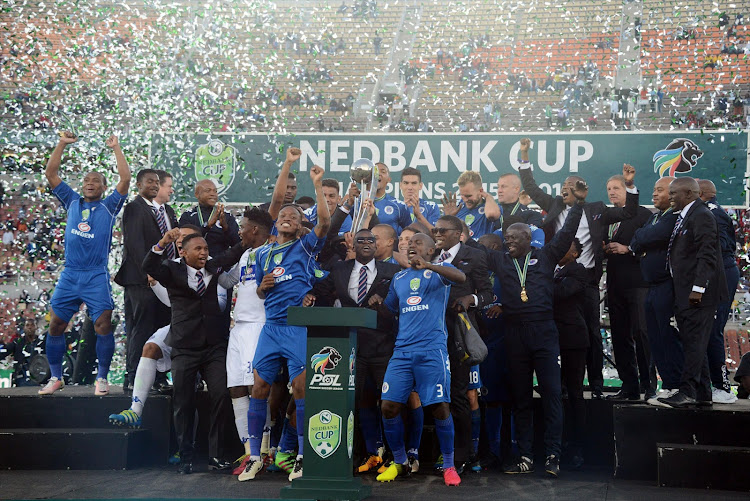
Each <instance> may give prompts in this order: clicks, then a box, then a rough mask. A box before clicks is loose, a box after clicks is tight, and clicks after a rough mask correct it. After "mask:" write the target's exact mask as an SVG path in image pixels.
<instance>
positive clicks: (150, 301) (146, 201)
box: [115, 169, 177, 390]
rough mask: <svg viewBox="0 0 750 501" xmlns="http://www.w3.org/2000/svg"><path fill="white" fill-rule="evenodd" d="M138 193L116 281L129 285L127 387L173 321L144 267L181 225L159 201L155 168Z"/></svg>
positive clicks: (139, 180)
mask: <svg viewBox="0 0 750 501" xmlns="http://www.w3.org/2000/svg"><path fill="white" fill-rule="evenodd" d="M135 179H136V182H135V184H136V186H137V188H138V196H137V197H135V198H134V199H133V200H131V201H130V202H129V203H128V204H127V205H125V209H123V211H122V241H123V255H122V265H121V266H120V270H119V271H118V272H117V275H115V282H116V283H117V284H118V285H121V286H123V287H124V288H125V325H126V326H127V342H126V348H127V354H126V358H125V382H124V387H125V389H126V390H130V389H132V388H133V381H134V379H135V372H136V369H137V368H138V361H139V360H140V358H141V352H142V351H143V346H144V345H145V344H146V340H148V338H149V337H150V336H151V335H152V334H153V333H154V332H155V331H156V330H157V329H158V328H160V327H164V326H165V325H167V324H168V323H169V308H167V307H166V306H164V305H163V304H162V303H161V302H160V301H154V299H155V296H154V293H153V292H152V291H151V288H150V287H149V285H148V279H147V277H146V274H145V273H144V272H143V270H141V264H142V263H143V258H144V257H146V254H148V251H149V250H150V249H151V247H153V245H154V244H155V243H156V242H158V241H159V240H160V239H161V237H163V236H164V234H165V233H166V232H168V231H169V230H170V229H172V228H176V227H177V219H176V218H175V214H174V210H172V208H171V207H169V206H168V205H166V204H158V203H156V202H155V198H156V196H157V195H158V194H159V189H160V184H159V183H160V181H161V180H160V179H159V175H158V174H157V172H156V171H155V170H153V169H141V170H140V171H139V172H138V175H137V176H136V178H135ZM166 256H167V258H168V259H174V258H175V257H177V251H176V249H175V246H174V244H170V245H169V246H168V247H167V249H166Z"/></svg>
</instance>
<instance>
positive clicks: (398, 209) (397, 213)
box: [373, 162, 411, 234]
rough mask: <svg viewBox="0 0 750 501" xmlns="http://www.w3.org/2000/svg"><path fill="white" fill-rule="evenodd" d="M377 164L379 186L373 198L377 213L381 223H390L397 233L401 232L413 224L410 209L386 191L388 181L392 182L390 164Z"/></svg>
mask: <svg viewBox="0 0 750 501" xmlns="http://www.w3.org/2000/svg"><path fill="white" fill-rule="evenodd" d="M375 166H376V167H377V168H378V188H377V190H376V191H375V197H374V199H373V201H374V202H375V213H376V214H377V215H378V221H379V222H380V224H387V225H390V226H392V227H393V229H394V230H396V233H398V234H400V233H401V230H403V229H404V228H406V227H407V226H409V225H410V224H411V215H410V214H409V209H408V208H407V207H406V204H404V202H402V201H400V200H396V199H395V198H393V196H391V195H387V194H386V192H385V190H386V188H387V187H388V183H390V182H391V173H390V172H389V171H388V166H386V165H385V164H384V163H382V162H379V163H377V164H375Z"/></svg>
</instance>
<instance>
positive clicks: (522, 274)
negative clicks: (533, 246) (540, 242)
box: [513, 252, 531, 303]
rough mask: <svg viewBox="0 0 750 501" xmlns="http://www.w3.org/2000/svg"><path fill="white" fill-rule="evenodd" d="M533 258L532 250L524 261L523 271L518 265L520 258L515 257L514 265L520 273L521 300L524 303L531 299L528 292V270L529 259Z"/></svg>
mask: <svg viewBox="0 0 750 501" xmlns="http://www.w3.org/2000/svg"><path fill="white" fill-rule="evenodd" d="M530 260H531V252H529V253H528V254H526V259H525V260H524V263H523V271H521V267H520V266H519V265H518V259H515V258H514V259H513V265H514V266H515V267H516V273H518V281H519V282H520V283H521V301H523V302H524V303H525V302H526V301H528V300H529V296H528V295H527V294H526V272H527V271H528V270H529V261H530Z"/></svg>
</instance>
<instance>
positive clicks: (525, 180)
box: [518, 138, 555, 212]
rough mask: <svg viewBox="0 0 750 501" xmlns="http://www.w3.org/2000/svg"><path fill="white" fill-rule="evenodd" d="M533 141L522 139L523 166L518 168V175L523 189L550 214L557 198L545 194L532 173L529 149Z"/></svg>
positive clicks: (521, 154)
mask: <svg viewBox="0 0 750 501" xmlns="http://www.w3.org/2000/svg"><path fill="white" fill-rule="evenodd" d="M530 147H531V140H530V139H528V138H524V139H521V148H520V149H519V150H518V151H519V156H520V157H521V159H520V160H521V166H520V167H519V168H518V175H520V176H521V184H522V185H523V189H524V191H525V192H526V194H527V195H529V197H531V199H532V200H533V201H534V202H536V204H537V205H538V206H539V207H541V208H542V210H544V211H547V212H549V210H550V208H551V207H552V202H553V201H554V200H555V197H553V196H552V195H550V194H549V193H547V192H545V191H544V190H543V189H541V188H540V187H539V185H537V184H536V181H535V180H534V174H532V173H531V166H530V165H531V164H529V148H530Z"/></svg>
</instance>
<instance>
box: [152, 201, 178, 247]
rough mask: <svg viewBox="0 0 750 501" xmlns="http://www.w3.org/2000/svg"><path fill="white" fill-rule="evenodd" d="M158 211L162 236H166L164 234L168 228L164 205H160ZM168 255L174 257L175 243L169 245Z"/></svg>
mask: <svg viewBox="0 0 750 501" xmlns="http://www.w3.org/2000/svg"><path fill="white" fill-rule="evenodd" d="M155 212H156V223H157V224H158V225H159V231H161V236H164V234H165V233H166V232H167V231H168V230H167V220H166V218H165V217H164V206H163V205H162V206H161V207H159V210H157V211H155ZM167 257H168V258H169V259H174V244H169V245H167Z"/></svg>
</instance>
